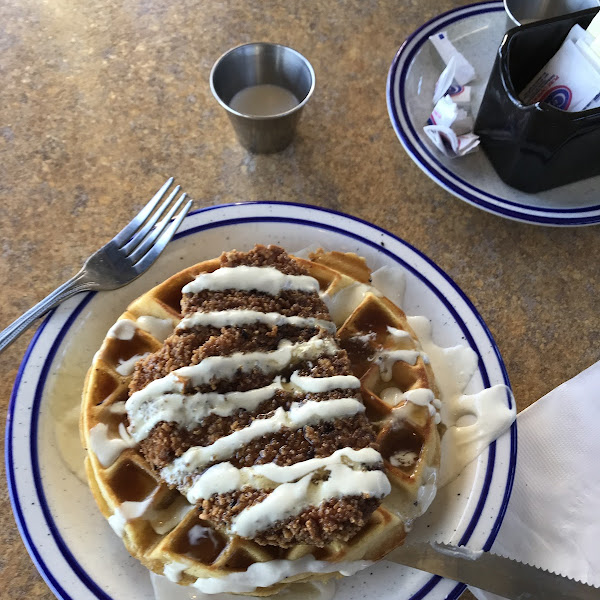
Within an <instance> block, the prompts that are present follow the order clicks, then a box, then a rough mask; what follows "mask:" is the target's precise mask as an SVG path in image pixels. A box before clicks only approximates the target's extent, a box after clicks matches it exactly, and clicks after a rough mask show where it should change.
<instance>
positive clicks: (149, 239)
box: [127, 192, 187, 263]
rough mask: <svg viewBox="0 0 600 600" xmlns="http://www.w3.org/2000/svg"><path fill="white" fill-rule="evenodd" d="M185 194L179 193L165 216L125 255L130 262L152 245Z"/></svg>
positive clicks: (136, 259)
mask: <svg viewBox="0 0 600 600" xmlns="http://www.w3.org/2000/svg"><path fill="white" fill-rule="evenodd" d="M186 196H187V194H186V193H185V192H184V193H183V194H181V196H180V198H179V200H177V202H175V204H173V206H172V207H171V208H170V209H169V212H168V213H167V214H166V216H165V217H164V218H163V219H162V220H161V221H159V222H158V223H157V224H156V227H154V229H153V230H152V231H151V232H150V233H148V235H147V236H146V237H145V238H144V239H143V240H142V241H141V243H140V244H139V246H138V247H137V248H136V249H135V250H134V251H133V252H132V253H131V254H130V255H129V256H128V257H127V258H128V259H129V260H130V261H131V263H135V262H137V261H138V260H139V259H140V258H142V256H144V254H146V251H147V250H148V249H149V248H150V246H152V244H154V241H155V240H156V239H158V237H159V236H160V235H161V233H162V232H163V231H164V230H165V228H166V227H167V225H168V224H169V222H170V221H171V219H172V217H173V215H174V214H175V213H176V212H177V210H178V209H179V207H180V206H181V205H182V204H183V201H184V200H185V197H186Z"/></svg>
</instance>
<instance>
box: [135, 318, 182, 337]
mask: <svg viewBox="0 0 600 600" xmlns="http://www.w3.org/2000/svg"><path fill="white" fill-rule="evenodd" d="M135 324H136V325H137V326H138V327H139V328H140V329H143V330H144V331H145V332H147V333H149V334H150V335H151V336H152V337H154V338H156V339H157V340H158V341H160V342H164V341H165V340H166V339H167V338H168V337H169V336H170V335H171V333H173V321H171V319H159V318H158V317H152V316H150V315H142V316H141V317H138V318H137V319H136V321H135Z"/></svg>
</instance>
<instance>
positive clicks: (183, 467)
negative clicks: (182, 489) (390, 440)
mask: <svg viewBox="0 0 600 600" xmlns="http://www.w3.org/2000/svg"><path fill="white" fill-rule="evenodd" d="M364 410H365V407H364V405H363V404H362V403H361V402H360V401H359V400H357V399H356V398H338V399H334V400H328V401H326V402H315V401H312V400H309V401H307V402H304V403H302V404H300V403H297V402H294V403H292V405H291V407H290V410H289V411H288V412H286V411H285V410H283V408H282V407H279V408H278V409H277V410H276V411H275V412H274V413H273V416H271V417H269V418H267V419H255V420H254V421H252V423H250V425H248V427H245V428H244V429H240V430H238V431H234V432H233V433H231V434H229V435H226V436H224V437H222V438H219V439H218V440H216V441H215V442H214V443H213V444H210V445H209V446H193V447H192V448H190V449H189V450H187V451H186V452H184V454H183V455H182V456H180V457H179V458H176V459H175V460H174V461H173V462H172V463H171V464H170V465H167V466H166V467H164V468H163V469H162V470H161V476H162V477H163V479H165V481H167V483H171V484H180V485H181V484H182V483H183V482H184V481H185V480H186V479H187V478H188V477H189V475H191V474H192V473H194V472H197V471H200V470H202V469H203V468H204V467H205V466H206V465H207V464H208V463H210V462H213V461H222V460H225V459H227V458H229V457H230V456H231V455H232V454H233V453H234V452H235V451H236V450H237V449H238V448H241V447H242V446H245V445H246V444H248V443H249V442H251V441H252V440H254V439H256V438H259V437H261V436H263V435H266V434H270V433H275V432H277V431H279V430H280V429H281V428H282V427H289V428H290V429H300V428H301V427H304V426H305V425H308V424H315V423H318V422H320V421H329V420H332V419H335V418H341V417H347V416H352V415H355V414H357V413H359V412H363V411H364Z"/></svg>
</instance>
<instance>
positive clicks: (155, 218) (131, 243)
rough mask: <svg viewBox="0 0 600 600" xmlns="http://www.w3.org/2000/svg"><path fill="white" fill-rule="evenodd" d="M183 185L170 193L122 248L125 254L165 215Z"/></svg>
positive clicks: (141, 240) (140, 241) (142, 239)
mask: <svg viewBox="0 0 600 600" xmlns="http://www.w3.org/2000/svg"><path fill="white" fill-rule="evenodd" d="M180 189H181V186H179V185H178V186H177V187H176V188H175V189H174V190H173V191H172V192H171V193H170V194H169V197H168V198H167V199H166V200H165V201H164V202H163V203H162V204H161V205H160V206H159V207H158V208H157V209H156V212H155V213H154V214H153V215H152V217H151V218H150V219H149V220H148V222H147V223H144V226H143V227H142V228H141V229H140V230H139V231H138V232H137V233H136V234H135V235H134V236H133V237H132V238H131V239H130V240H129V241H128V242H127V243H126V244H125V245H124V246H123V247H122V248H121V250H122V251H123V252H125V254H129V253H130V252H131V251H132V250H134V249H135V248H136V247H137V246H138V245H139V244H141V243H142V242H143V241H144V238H145V237H146V235H147V234H148V232H149V231H150V230H151V229H152V228H153V227H154V225H155V224H156V222H157V221H158V220H159V219H160V218H161V217H162V216H163V214H164V212H165V211H166V210H167V208H169V205H170V204H171V202H172V201H173V198H175V196H176V195H177V193H178V192H179V190H180Z"/></svg>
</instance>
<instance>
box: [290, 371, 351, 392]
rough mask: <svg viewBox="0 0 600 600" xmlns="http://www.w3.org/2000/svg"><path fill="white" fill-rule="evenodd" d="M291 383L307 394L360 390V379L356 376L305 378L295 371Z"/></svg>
mask: <svg viewBox="0 0 600 600" xmlns="http://www.w3.org/2000/svg"><path fill="white" fill-rule="evenodd" d="M290 383H292V384H293V385H295V386H296V387H298V388H299V389H301V390H303V391H305V392H312V393H319V392H330V391H332V390H337V389H358V388H359V387H360V379H358V377H354V375H332V376H331V377H304V376H302V375H299V374H298V371H294V372H293V373H292V375H291V377H290Z"/></svg>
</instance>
